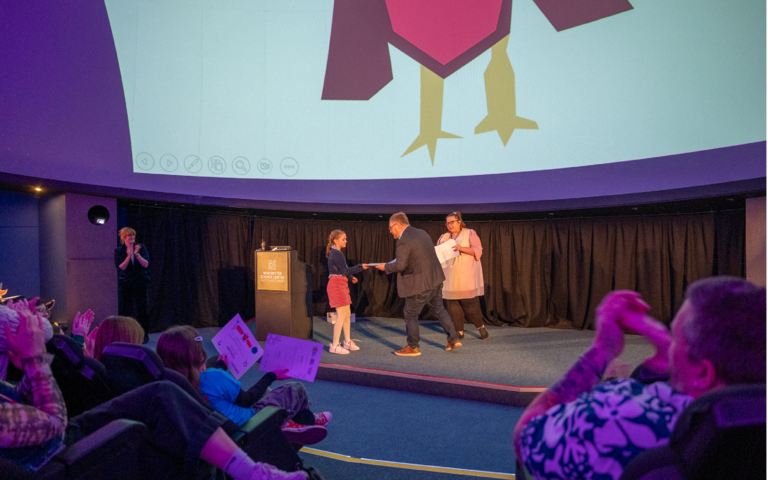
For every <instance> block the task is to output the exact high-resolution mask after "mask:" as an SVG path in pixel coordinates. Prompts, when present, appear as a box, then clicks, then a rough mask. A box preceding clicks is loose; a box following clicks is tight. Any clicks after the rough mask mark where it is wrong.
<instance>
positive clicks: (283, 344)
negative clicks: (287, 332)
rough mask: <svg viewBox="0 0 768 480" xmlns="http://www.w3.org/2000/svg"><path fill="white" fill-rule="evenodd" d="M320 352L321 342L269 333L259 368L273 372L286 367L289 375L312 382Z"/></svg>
mask: <svg viewBox="0 0 768 480" xmlns="http://www.w3.org/2000/svg"><path fill="white" fill-rule="evenodd" d="M322 354H323V344H322V343H317V342H312V341H310V340H299V339H298V338H292V337H284V336H282V335H275V334H274V333H270V334H269V335H267V343H266V344H265V345H264V356H263V357H261V365H260V366H259V370H261V371H262V372H274V371H276V370H285V369H288V375H290V376H291V377H293V378H296V379H298V380H306V381H308V382H314V381H315V375H317V366H318V365H319V364H320V357H321V356H322Z"/></svg>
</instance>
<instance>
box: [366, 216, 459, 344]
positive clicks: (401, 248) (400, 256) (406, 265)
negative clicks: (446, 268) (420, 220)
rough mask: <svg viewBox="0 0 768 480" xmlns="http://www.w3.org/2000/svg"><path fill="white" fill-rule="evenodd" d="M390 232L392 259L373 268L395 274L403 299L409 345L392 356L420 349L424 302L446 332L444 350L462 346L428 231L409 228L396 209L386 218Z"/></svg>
mask: <svg viewBox="0 0 768 480" xmlns="http://www.w3.org/2000/svg"><path fill="white" fill-rule="evenodd" d="M389 232H390V233H391V234H392V236H393V237H395V239H396V240H397V243H396V244H395V261H394V262H392V263H387V264H381V265H377V266H376V268H378V269H379V270H381V271H383V272H386V273H397V292H398V293H399V294H400V296H401V297H403V298H405V308H404V309H403V315H404V317H405V330H406V332H407V333H408V345H407V346H406V347H405V348H403V349H402V350H397V351H396V352H395V355H400V356H404V357H415V356H418V355H421V352H420V351H419V339H420V336H419V313H421V310H422V309H423V308H424V305H427V304H429V306H430V307H431V308H432V311H433V312H435V314H437V318H438V320H439V321H440V325H442V326H443V330H445V333H446V334H448V346H446V347H445V349H446V350H447V351H451V350H455V349H457V348H459V347H460V346H461V342H459V336H458V334H457V333H456V329H455V328H454V327H453V321H452V320H451V317H450V315H448V312H447V311H446V310H445V307H444V306H443V280H445V275H444V274H443V269H442V267H440V261H439V260H438V259H437V254H436V253H435V247H434V246H433V244H432V239H431V238H430V237H429V235H428V234H427V232H425V231H424V230H419V229H418V228H414V227H411V226H410V224H409V222H408V217H406V216H405V214H404V213H403V212H398V213H396V214H394V215H392V217H390V219H389Z"/></svg>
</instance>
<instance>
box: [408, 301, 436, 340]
mask: <svg viewBox="0 0 768 480" xmlns="http://www.w3.org/2000/svg"><path fill="white" fill-rule="evenodd" d="M431 295H432V290H427V291H426V292H421V293H418V294H416V295H413V296H411V297H407V298H406V299H405V307H404V308H403V317H404V318H405V332H406V333H407V334H408V338H407V341H408V346H409V347H411V348H419V341H420V340H421V336H420V335H419V314H420V313H421V311H422V310H423V309H424V305H426V304H427V301H429V298H430V296H431Z"/></svg>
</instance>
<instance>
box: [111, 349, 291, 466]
mask: <svg viewBox="0 0 768 480" xmlns="http://www.w3.org/2000/svg"><path fill="white" fill-rule="evenodd" d="M101 361H102V362H103V363H104V366H105V367H106V369H107V373H108V375H109V378H110V385H112V387H113V389H114V390H115V391H117V392H118V393H125V392H127V391H130V390H132V389H134V388H137V387H140V386H141V385H145V384H147V383H150V382H155V381H158V380H170V381H171V382H173V383H175V384H176V385H178V386H179V387H181V388H182V389H183V390H184V391H185V392H187V393H189V394H190V395H191V396H192V397H193V398H195V399H196V400H197V401H198V402H200V403H201V404H202V405H204V406H205V407H207V408H211V407H210V405H209V404H208V402H207V401H206V400H205V399H204V398H203V397H202V395H201V394H200V392H199V391H198V390H197V389H195V388H194V387H193V386H192V384H191V383H189V381H188V380H187V379H186V378H185V377H184V376H183V375H181V374H180V373H178V372H176V371H175V370H171V369H170V368H165V365H164V364H163V360H162V359H161V358H160V356H159V355H158V354H157V352H155V351H154V350H152V349H151V348H149V347H146V346H144V345H134V344H130V343H120V342H116V343H112V344H110V345H107V347H106V348H105V349H104V352H103V353H102V355H101ZM286 417H287V414H286V412H285V410H283V409H279V408H276V407H266V408H264V409H262V410H260V411H259V412H257V413H256V415H254V416H253V417H251V418H250V419H249V420H248V421H247V422H246V423H245V424H243V425H242V426H239V427H238V426H236V425H235V424H234V423H232V422H229V423H230V424H231V425H230V426H229V427H225V428H224V430H225V431H226V432H227V433H228V434H229V435H230V437H232V439H233V440H234V441H235V443H237V445H238V446H239V447H240V448H242V449H243V450H244V451H245V452H246V453H248V455H249V456H250V457H251V458H253V459H254V460H256V461H261V462H266V463H269V464H270V465H274V466H276V467H278V468H280V469H282V470H285V471H296V470H299V469H302V468H304V467H303V465H302V462H301V458H300V457H299V456H298V455H297V454H296V450H295V448H294V447H293V446H292V445H291V444H290V443H289V442H288V440H287V439H286V438H285V435H283V432H282V430H281V429H280V427H281V426H282V424H283V422H284V421H285V419H286Z"/></svg>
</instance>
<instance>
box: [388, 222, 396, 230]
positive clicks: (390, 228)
mask: <svg viewBox="0 0 768 480" xmlns="http://www.w3.org/2000/svg"><path fill="white" fill-rule="evenodd" d="M396 225H397V224H396V223H393V224H392V225H390V226H389V231H390V232H391V231H392V229H393V228H395V226H396Z"/></svg>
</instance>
